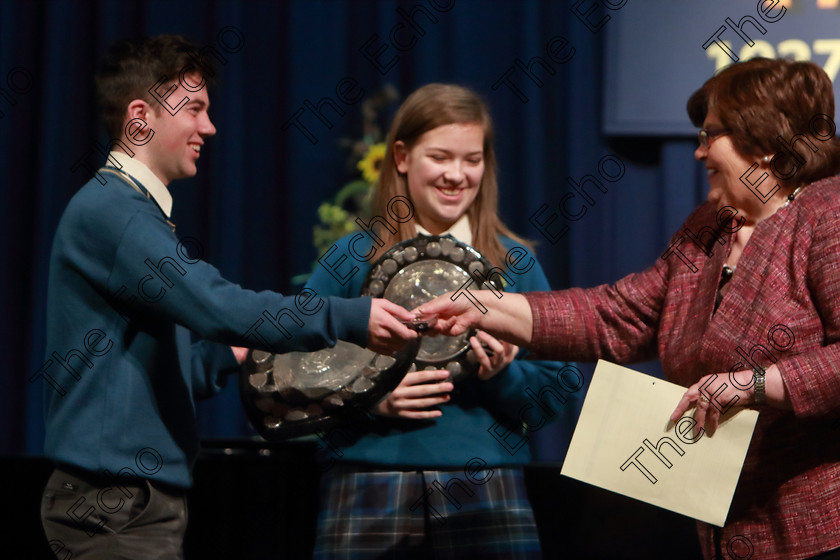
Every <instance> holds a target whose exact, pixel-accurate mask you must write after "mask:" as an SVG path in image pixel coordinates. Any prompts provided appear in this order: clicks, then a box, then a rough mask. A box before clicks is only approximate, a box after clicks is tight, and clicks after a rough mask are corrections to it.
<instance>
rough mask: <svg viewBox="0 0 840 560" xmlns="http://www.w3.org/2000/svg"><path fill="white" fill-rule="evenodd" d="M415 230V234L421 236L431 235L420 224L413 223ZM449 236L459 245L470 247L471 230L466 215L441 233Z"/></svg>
mask: <svg viewBox="0 0 840 560" xmlns="http://www.w3.org/2000/svg"><path fill="white" fill-rule="evenodd" d="M414 227H416V228H417V233H422V234H423V235H432V234H431V233H429V232H428V231H427V230H426V229H425V228H424V227H422V226H421V225H420V224H417V223H415V226H414ZM447 233H448V234H449V235H451V236H452V237H454V238H455V239H457V240H458V241H460V242H461V243H466V244H467V245H470V246H472V228H471V227H470V219H469V218H468V217H467V215H466V214H464V215H463V216H461V217H460V218H458V221H457V222H455V223H454V224H452V227H450V228H449V229H448V230H446V231H444V232H443V233H441V235H446V234H447Z"/></svg>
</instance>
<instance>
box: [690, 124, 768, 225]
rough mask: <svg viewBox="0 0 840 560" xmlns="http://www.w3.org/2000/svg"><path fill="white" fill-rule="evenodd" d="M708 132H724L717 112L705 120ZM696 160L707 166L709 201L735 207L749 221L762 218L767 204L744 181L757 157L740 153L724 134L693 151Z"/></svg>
mask: <svg viewBox="0 0 840 560" xmlns="http://www.w3.org/2000/svg"><path fill="white" fill-rule="evenodd" d="M703 128H705V129H710V130H711V129H721V128H723V125H722V124H721V121H720V118H719V117H718V115H717V113H716V112H715V111H714V110H711V109H710V110H709V112H708V114H707V115H706V119H705V120H704V121H703ZM694 158H695V159H697V160H699V161H702V162H703V163H704V164H705V166H706V171H707V173H708V180H709V197H708V200H709V202H712V203H714V204H715V205H716V206H717V207H718V208H723V207H724V206H733V207H735V208H737V209H738V210H739V211H741V212H743V213H744V214H746V217H747V220H748V221H752V220H750V218H752V219H753V220H755V218H757V217H759V216H761V215H762V213H763V210H764V209H763V208H762V207H763V206H764V203H763V202H762V201H761V200H760V199H759V198H758V196H757V195H756V194H755V193H753V192H752V191H751V190H750V189H749V188H748V187H747V185H746V184H744V183H743V182H742V181H741V176H742V175H744V173H746V172H747V171H748V170H749V169H750V166H751V165H753V164H755V163H758V162H757V161H756V159H757V158H754V157H750V156H748V155H746V154H744V153H742V152H741V150H739V149H738V148H737V147H736V146H735V144H734V143H733V142H732V137H731V136H730V135H729V134H721V135H719V136H715V137H714V138H712V139H711V142H710V145H709V147H708V148H707V147H705V146H702V145H700V146H698V147H697V149H696V150H695V151H694ZM762 173H765V170H764V169H763V168H759V169H756V170H755V171H753V174H752V175H750V176H749V177H750V178H751V180H752V181H755V180H757V179H758V177H760V176H761V174H762ZM772 179H773V177H772V175H771V176H770V177H769V178H768V179H766V180H765V183H763V184H762V191H765V192H766V191H768V190H769V189H770V187H771V186H772V183H769V181H770V180H772Z"/></svg>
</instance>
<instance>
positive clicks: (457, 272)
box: [362, 235, 502, 381]
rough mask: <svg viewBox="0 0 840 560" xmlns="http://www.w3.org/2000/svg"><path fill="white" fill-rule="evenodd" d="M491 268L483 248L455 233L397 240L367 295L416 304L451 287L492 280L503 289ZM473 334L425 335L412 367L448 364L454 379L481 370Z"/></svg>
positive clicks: (371, 276)
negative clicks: (473, 244)
mask: <svg viewBox="0 0 840 560" xmlns="http://www.w3.org/2000/svg"><path fill="white" fill-rule="evenodd" d="M492 268H493V266H492V265H491V264H490V262H489V261H488V260H487V259H485V258H484V257H483V256H481V254H480V253H479V252H478V251H476V250H475V249H473V248H472V247H470V246H469V245H466V244H464V243H461V242H459V241H456V240H455V238H453V237H451V236H448V235H446V236H424V235H420V236H418V237H414V238H412V239H409V240H407V241H403V242H402V243H400V244H398V245H395V246H394V247H392V248H391V249H390V250H389V251H388V252H387V253H385V254H384V255H382V257H380V258H379V260H377V261H376V262H375V263H374V264H373V266H372V267H371V270H370V272H369V273H368V276H367V279H366V280H365V284H364V286H363V288H362V295H369V296H372V297H384V298H385V299H387V300H389V301H392V302H394V303H396V304H398V305H401V306H402V307H404V308H406V309H408V310H411V309H414V308H415V307H417V306H419V305H422V304H424V303H426V302H427V301H430V300H432V299H434V298H436V297H437V296H439V295H442V294H445V293H447V292H457V291H458V290H460V289H465V290H467V289H468V290H470V291H475V290H478V289H490V288H491V286H488V283H490V282H492V289H495V290H499V291H501V289H502V287H501V282H499V281H498V280H499V275H498V274H497V275H494V276H493V277H491V278H489V279H488V275H489V274H490V272H491V270H492ZM461 297H466V295H464V296H461ZM474 334H475V331H469V332H467V333H464V334H462V335H460V336H456V337H446V336H432V337H423V338H422V339H421V343H420V350H419V351H418V352H417V359H416V360H415V364H414V366H413V367H412V368H411V370H409V371H414V370H421V369H446V370H449V372H450V373H451V374H452V379H453V380H454V381H458V380H460V379H462V378H463V377H465V376H468V375H471V374H474V373H476V372H477V371H478V361H477V360H476V359H475V355H474V353H473V351H472V349H471V348H470V344H469V338H470V337H471V336H473V335H474Z"/></svg>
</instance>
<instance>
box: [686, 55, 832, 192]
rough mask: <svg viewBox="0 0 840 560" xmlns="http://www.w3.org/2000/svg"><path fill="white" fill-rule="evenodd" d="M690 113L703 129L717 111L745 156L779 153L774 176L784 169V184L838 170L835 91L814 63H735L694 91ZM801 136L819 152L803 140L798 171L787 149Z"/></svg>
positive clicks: (759, 60) (811, 179) (798, 148)
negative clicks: (785, 147)
mask: <svg viewBox="0 0 840 560" xmlns="http://www.w3.org/2000/svg"><path fill="white" fill-rule="evenodd" d="M686 109H687V110H688V116H689V117H690V118H691V122H692V123H694V125H695V126H697V127H701V126H703V121H704V120H705V119H706V115H707V113H708V112H709V111H710V110H713V111H714V112H715V113H717V116H718V117H719V118H720V121H721V125H722V126H724V127H726V128H728V129H730V130H731V131H732V132H731V136H732V141H733V143H734V145H735V147H736V148H738V149H739V150H740V151H741V152H743V153H744V154H747V155H751V156H756V157H761V156H765V155H771V154H779V155H778V160H779V162H778V167H776V166H774V173H775V172H776V171H777V170H780V174H777V177H778V178H779V179H786V180H784V181H781V182H783V183H784V184H785V186H788V187H793V186H798V185H807V184H808V183H812V182H814V181H816V180H818V179H822V178H824V177H829V176H831V175H835V174H837V173H838V172H840V141H839V140H838V139H837V137H836V136H835V133H836V127H835V126H834V121H833V117H834V90H833V88H832V85H831V80H829V78H828V76H827V75H826V73H825V72H824V71H823V69H822V68H820V67H819V66H817V65H816V64H814V63H813V62H795V61H791V60H773V59H768V58H754V59H751V60H748V61H746V62H741V63H738V64H733V65H731V66H729V67H728V68H726V69H724V70H723V71H721V72H720V73H719V74H717V75H716V76H714V77H713V78H710V79H709V80H708V81H707V82H706V83H705V84H703V87H701V88H700V89H698V90H697V91H695V92H694V93H693V94H692V96H691V97H690V98H689V99H688V104H687V107H686ZM797 135H802V136H804V137H805V138H806V140H808V141H810V142H811V143H812V144H813V145H814V146H815V147H816V149H817V151H816V152H814V151H813V150H812V149H811V147H810V146H807V142H806V141H804V140H800V141H798V142H797V143H796V146H795V147H794V148H793V150H794V152H795V153H796V154H797V155H798V158H799V159H800V161H802V160H804V163H803V164H802V165H801V166H800V167H799V168H798V169H796V168H795V167H794V166H793V162H792V161H791V160H790V156H789V155H787V151H786V150H785V149H784V146H786V145H790V143H791V140H792V139H793V138H794V137H795V136H797ZM779 137H781V138H782V140H784V144H782V142H781V141H780V140H779V139H778V138H779ZM788 170H791V171H793V170H795V173H789V172H788ZM745 171H746V170H745Z"/></svg>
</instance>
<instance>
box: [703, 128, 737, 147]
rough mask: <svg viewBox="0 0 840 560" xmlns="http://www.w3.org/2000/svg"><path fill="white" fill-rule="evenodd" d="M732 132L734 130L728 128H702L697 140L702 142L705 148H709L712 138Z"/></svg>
mask: <svg viewBox="0 0 840 560" xmlns="http://www.w3.org/2000/svg"><path fill="white" fill-rule="evenodd" d="M731 132H732V131H731V130H729V129H728V128H701V129H700V130H699V131H698V132H697V141H698V142H700V145H701V146H703V147H704V148H708V147H709V146H711V145H712V140H713V139H714V138H716V137H718V136H723V135H724V134H729V133H731Z"/></svg>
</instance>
